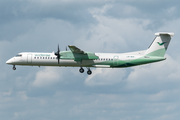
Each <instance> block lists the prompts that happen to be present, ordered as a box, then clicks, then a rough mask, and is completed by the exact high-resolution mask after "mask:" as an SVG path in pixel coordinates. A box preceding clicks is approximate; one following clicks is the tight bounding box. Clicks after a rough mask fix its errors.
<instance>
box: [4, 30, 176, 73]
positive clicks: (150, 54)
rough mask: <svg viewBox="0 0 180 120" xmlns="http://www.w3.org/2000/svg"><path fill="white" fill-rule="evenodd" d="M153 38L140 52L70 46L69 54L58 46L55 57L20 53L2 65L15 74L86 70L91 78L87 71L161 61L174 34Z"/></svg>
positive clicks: (160, 34)
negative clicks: (24, 69)
mask: <svg viewBox="0 0 180 120" xmlns="http://www.w3.org/2000/svg"><path fill="white" fill-rule="evenodd" d="M155 36H156V37H155V39H154V41H153V42H152V43H151V45H150V46H149V48H148V49H147V50H142V51H136V52H129V53H93V52H86V51H83V50H81V49H79V48H78V47H76V46H73V45H69V46H68V47H69V49H70V50H69V51H67V50H66V51H60V49H59V45H58V50H57V52H55V53H54V52H52V53H40V52H22V53H19V54H17V55H16V56H14V57H12V58H11V59H9V60H8V61H6V64H10V65H13V70H16V67H15V66H16V65H22V66H39V67H40V66H59V67H61V66H64V67H80V69H79V72H80V73H83V72H84V68H83V67H86V68H87V69H88V70H87V74H88V75H91V74H92V71H91V70H90V68H91V67H94V68H125V67H132V66H137V65H143V64H149V63H153V62H159V61H163V60H165V59H166V58H165V57H164V55H165V52H166V50H167V48H168V45H169V43H170V40H171V38H172V36H174V33H168V32H158V33H155Z"/></svg>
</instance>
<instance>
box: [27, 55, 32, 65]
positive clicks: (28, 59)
mask: <svg viewBox="0 0 180 120" xmlns="http://www.w3.org/2000/svg"><path fill="white" fill-rule="evenodd" d="M27 63H32V54H28V55H27Z"/></svg>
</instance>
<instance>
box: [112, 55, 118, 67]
mask: <svg viewBox="0 0 180 120" xmlns="http://www.w3.org/2000/svg"><path fill="white" fill-rule="evenodd" d="M118 59H119V56H114V60H113V65H114V66H117V65H118Z"/></svg>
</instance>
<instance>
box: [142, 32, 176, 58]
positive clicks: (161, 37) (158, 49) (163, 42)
mask: <svg viewBox="0 0 180 120" xmlns="http://www.w3.org/2000/svg"><path fill="white" fill-rule="evenodd" d="M155 35H156V38H155V39H154V41H153V42H152V44H151V45H150V47H149V48H148V49H147V51H146V53H145V54H146V56H158V57H164V55H165V53H166V50H167V48H168V45H169V43H170V40H171V37H172V36H173V35H174V33H155Z"/></svg>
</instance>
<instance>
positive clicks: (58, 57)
mask: <svg viewBox="0 0 180 120" xmlns="http://www.w3.org/2000/svg"><path fill="white" fill-rule="evenodd" d="M59 53H60V49H59V44H58V51H57V52H56V53H55V55H56V56H57V59H58V64H59V62H60V54H59Z"/></svg>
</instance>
